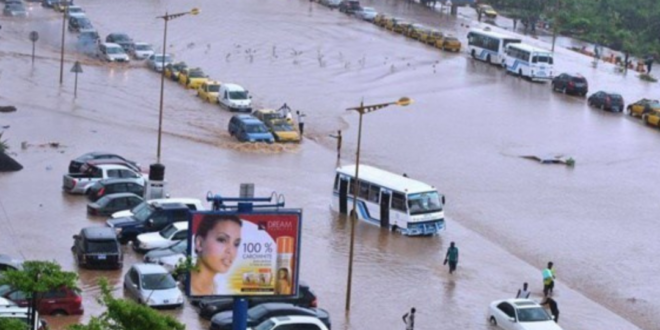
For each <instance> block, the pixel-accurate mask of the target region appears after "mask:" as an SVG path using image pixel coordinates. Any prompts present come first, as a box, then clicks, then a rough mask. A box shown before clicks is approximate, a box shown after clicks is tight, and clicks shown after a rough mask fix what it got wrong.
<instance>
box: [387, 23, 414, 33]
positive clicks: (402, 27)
mask: <svg viewBox="0 0 660 330" xmlns="http://www.w3.org/2000/svg"><path fill="white" fill-rule="evenodd" d="M411 25H412V23H408V22H405V21H401V20H398V21H396V22H395V23H394V26H393V27H392V32H396V33H401V34H404V33H406V31H407V30H408V28H409V27H410V26H411Z"/></svg>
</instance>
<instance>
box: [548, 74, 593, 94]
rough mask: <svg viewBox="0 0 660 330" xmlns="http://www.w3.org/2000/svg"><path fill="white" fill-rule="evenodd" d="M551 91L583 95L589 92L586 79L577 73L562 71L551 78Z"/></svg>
mask: <svg viewBox="0 0 660 330" xmlns="http://www.w3.org/2000/svg"><path fill="white" fill-rule="evenodd" d="M551 86H552V91H554V92H562V93H564V94H575V95H581V96H585V95H587V93H588V92H589V84H588V83H587V79H586V78H584V77H583V76H581V75H579V74H575V75H573V74H569V73H562V74H560V75H558V76H556V77H554V78H553V79H552V83H551Z"/></svg>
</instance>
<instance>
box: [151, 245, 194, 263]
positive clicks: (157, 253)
mask: <svg viewBox="0 0 660 330" xmlns="http://www.w3.org/2000/svg"><path fill="white" fill-rule="evenodd" d="M187 251H188V240H187V239H184V240H181V241H178V242H176V243H175V244H174V245H172V246H168V247H165V248H160V249H154V250H151V251H149V252H147V253H146V254H145V255H144V257H143V260H144V262H146V263H152V264H160V262H159V261H160V259H161V258H165V257H169V256H173V255H179V254H180V255H184V254H186V252H187Z"/></svg>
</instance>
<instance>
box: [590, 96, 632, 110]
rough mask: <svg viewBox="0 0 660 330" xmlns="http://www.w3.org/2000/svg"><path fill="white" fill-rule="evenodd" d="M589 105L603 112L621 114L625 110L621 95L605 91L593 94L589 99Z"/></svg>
mask: <svg viewBox="0 0 660 330" xmlns="http://www.w3.org/2000/svg"><path fill="white" fill-rule="evenodd" d="M587 104H589V106H592V107H596V108H600V109H601V110H609V111H614V112H621V111H623V109H624V108H625V107H624V102H623V97H622V96H621V95H620V94H617V93H609V92H604V91H598V92H596V93H593V94H591V96H589V98H587Z"/></svg>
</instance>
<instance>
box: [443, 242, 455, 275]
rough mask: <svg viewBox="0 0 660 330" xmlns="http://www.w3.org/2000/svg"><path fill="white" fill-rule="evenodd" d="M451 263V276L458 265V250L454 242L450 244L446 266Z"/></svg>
mask: <svg viewBox="0 0 660 330" xmlns="http://www.w3.org/2000/svg"><path fill="white" fill-rule="evenodd" d="M447 262H449V274H452V273H454V271H455V270H456V266H457V265H458V248H457V247H456V244H454V242H451V243H450V244H449V248H448V249H447V255H446V256H445V264H447Z"/></svg>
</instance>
